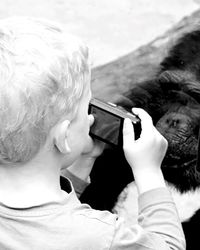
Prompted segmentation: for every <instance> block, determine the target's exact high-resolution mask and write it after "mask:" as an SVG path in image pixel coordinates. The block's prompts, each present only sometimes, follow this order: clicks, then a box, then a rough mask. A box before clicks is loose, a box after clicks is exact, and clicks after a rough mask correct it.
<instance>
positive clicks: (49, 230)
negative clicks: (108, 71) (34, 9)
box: [0, 17, 185, 250]
mask: <svg viewBox="0 0 200 250" xmlns="http://www.w3.org/2000/svg"><path fill="white" fill-rule="evenodd" d="M90 98H91V90H90V68H89V63H88V51H87V48H86V47H85V46H84V45H83V44H82V43H80V41H78V39H75V38H74V37H72V36H70V35H68V34H67V33H65V32H64V31H63V30H62V29H61V28H60V27H58V26H57V25H54V24H51V23H49V22H47V21H44V20H36V19H32V18H24V17H21V18H20V17H18V18H17V17H16V18H8V19H5V20H1V21H0V123H1V124H0V232H1V237H0V249H2V250H3V249H14V250H18V249H19V250H23V249H26V250H27V249H42V250H45V249H46V250H50V249H53V250H55V249H58V250H62V249H86V250H92V249H95V250H96V249H159V250H161V249H172V248H173V249H185V241H184V236H183V232H182V228H181V224H180V221H179V218H178V215H177V212H176V208H175V205H174V202H173V200H172V198H171V195H170V193H169V192H168V190H167V189H166V186H165V182H164V179H163V175H162V172H161V170H160V165H161V162H162V159H163V157H164V154H165V152H166V148H167V142H166V140H165V139H164V138H163V137H162V136H161V135H160V134H159V132H158V131H157V130H156V129H155V127H154V126H153V125H152V121H151V118H150V117H149V115H148V114H147V113H146V112H145V111H143V110H140V109H134V112H135V113H137V114H138V115H139V116H140V118H141V121H142V122H141V123H142V134H141V137H140V139H139V140H137V141H135V140H134V132H133V128H132V124H131V122H130V121H129V120H126V121H125V124H124V130H123V134H124V152H125V155H126V158H127V160H128V162H129V164H130V166H131V168H132V170H133V173H134V176H135V181H136V185H137V187H138V191H139V194H140V196H139V201H138V202H139V210H140V213H139V217H138V224H137V225H133V226H132V227H131V228H126V227H125V225H124V222H123V219H122V218H118V217H117V215H114V214H111V213H109V212H107V211H103V212H102V211H96V210H93V209H91V208H90V207H89V206H88V205H86V204H81V203H80V202H79V200H78V198H77V196H76V195H75V193H74V190H73V187H72V186H71V184H70V182H69V181H68V188H69V190H68V192H65V191H62V190H61V188H60V173H61V169H63V168H68V167H69V169H70V171H71V172H73V173H74V174H75V175H77V176H78V177H79V178H80V179H83V180H87V178H88V175H89V173H90V171H91V168H92V165H93V162H94V160H95V158H96V157H97V156H98V155H99V154H100V152H101V150H100V148H99V147H98V146H97V145H96V144H94V142H93V141H92V139H91V138H90V136H89V128H90V126H91V124H92V123H93V117H92V116H91V115H88V104H89V101H90Z"/></svg>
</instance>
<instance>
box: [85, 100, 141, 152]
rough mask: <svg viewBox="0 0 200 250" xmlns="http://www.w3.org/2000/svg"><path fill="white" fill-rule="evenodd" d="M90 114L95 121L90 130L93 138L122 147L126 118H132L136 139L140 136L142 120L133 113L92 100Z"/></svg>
mask: <svg viewBox="0 0 200 250" xmlns="http://www.w3.org/2000/svg"><path fill="white" fill-rule="evenodd" d="M89 114H92V115H93V116H94V119H95V121H94V124H93V125H92V127H91V128H90V136H91V137H93V138H96V139H98V140H101V141H103V142H105V143H108V144H110V145H112V146H116V147H122V145H123V132H122V130H123V123H124V119H125V118H126V117H128V118H130V119H131V121H132V123H133V127H134V131H135V139H138V138H139V136H140V132H141V123H140V118H139V117H138V116H136V115H134V114H133V113H130V112H127V111H126V110H125V109H124V108H122V107H121V106H117V105H116V104H114V103H110V102H103V101H101V100H99V99H92V100H91V101H90V104H89Z"/></svg>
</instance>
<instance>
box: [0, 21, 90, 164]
mask: <svg viewBox="0 0 200 250" xmlns="http://www.w3.org/2000/svg"><path fill="white" fill-rule="evenodd" d="M89 79H90V69H89V65H88V49H87V47H85V46H84V45H83V44H82V43H81V42H80V41H79V40H78V39H77V38H75V37H73V36H71V35H69V34H67V33H66V32H64V30H63V29H62V28H61V27H60V26H58V25H57V24H52V23H51V22H49V21H46V20H41V19H33V18H28V17H14V18H8V19H5V20H1V21H0V163H4V164H5V163H17V162H25V161H28V160H30V159H31V158H32V157H33V156H34V155H35V154H36V153H37V152H38V151H39V149H40V147H41V146H42V145H43V144H44V143H45V141H46V138H47V134H48V133H49V131H50V129H51V128H52V126H54V125H55V124H56V122H57V121H58V120H59V119H61V117H62V116H63V115H64V114H74V113H75V111H76V108H77V105H78V102H79V99H80V97H81V95H82V92H83V88H84V85H85V84H86V82H87V81H89Z"/></svg>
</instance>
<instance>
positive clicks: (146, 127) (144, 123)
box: [132, 108, 153, 136]
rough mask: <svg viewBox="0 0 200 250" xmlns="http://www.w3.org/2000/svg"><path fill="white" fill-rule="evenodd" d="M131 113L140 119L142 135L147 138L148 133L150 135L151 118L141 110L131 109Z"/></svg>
mask: <svg viewBox="0 0 200 250" xmlns="http://www.w3.org/2000/svg"><path fill="white" fill-rule="evenodd" d="M132 111H133V113H134V114H136V115H138V116H139V118H140V119H141V128H142V135H143V136H148V135H149V133H152V127H153V122H152V118H151V116H150V115H149V114H148V113H147V112H146V111H145V110H144V109H141V108H132Z"/></svg>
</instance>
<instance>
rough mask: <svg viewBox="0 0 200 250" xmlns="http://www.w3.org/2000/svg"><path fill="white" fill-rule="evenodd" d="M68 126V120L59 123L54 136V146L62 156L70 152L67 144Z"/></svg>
mask: <svg viewBox="0 0 200 250" xmlns="http://www.w3.org/2000/svg"><path fill="white" fill-rule="evenodd" d="M69 124H70V121H69V120H64V121H62V122H61V123H59V124H58V125H57V127H56V130H55V134H54V144H55V146H56V147H57V149H58V150H59V151H60V152H61V153H62V154H67V153H70V152H71V149H70V147H69V145H68V142H67V134H68V130H69Z"/></svg>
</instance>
